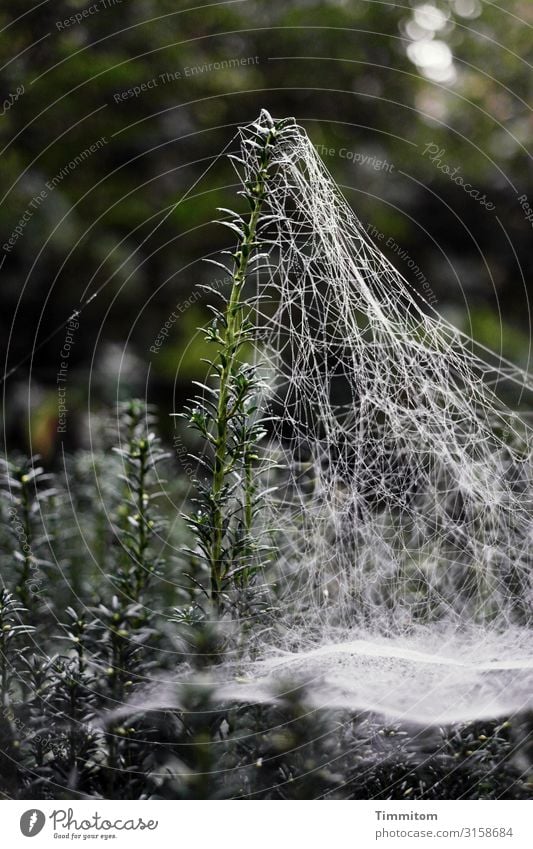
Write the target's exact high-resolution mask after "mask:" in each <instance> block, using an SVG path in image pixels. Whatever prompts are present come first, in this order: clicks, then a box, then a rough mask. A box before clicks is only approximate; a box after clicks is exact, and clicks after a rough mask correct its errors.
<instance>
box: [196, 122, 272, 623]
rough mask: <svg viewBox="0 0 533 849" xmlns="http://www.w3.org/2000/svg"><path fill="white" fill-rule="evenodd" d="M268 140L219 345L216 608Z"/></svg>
mask: <svg viewBox="0 0 533 849" xmlns="http://www.w3.org/2000/svg"><path fill="white" fill-rule="evenodd" d="M271 140H272V133H269V134H268V135H267V136H266V139H265V146H264V150H263V153H262V156H261V159H260V168H259V171H258V174H257V178H256V182H255V186H254V187H253V189H252V193H253V195H254V197H255V201H254V205H253V208H252V211H251V213H250V216H249V219H248V231H247V233H246V234H245V236H244V237H243V239H242V241H241V243H240V245H239V247H238V249H237V252H236V253H235V268H234V272H233V284H232V288H231V293H230V298H229V302H228V306H227V309H226V326H225V332H224V334H223V337H222V339H223V341H222V343H221V344H222V352H221V353H222V355H223V356H222V357H221V363H222V368H221V370H220V379H219V388H218V404H217V414H216V441H215V463H214V472H213V483H212V488H211V496H212V500H213V504H214V515H213V525H214V527H213V544H212V549H211V552H210V571H211V598H212V599H213V601H214V602H215V604H216V605H217V607H220V593H221V589H222V587H221V583H222V579H223V577H224V576H223V575H222V574H221V568H220V564H221V555H222V547H223V541H224V516H223V511H222V509H221V506H220V496H221V493H222V491H223V489H224V485H225V482H226V478H227V474H228V469H227V467H226V453H227V439H228V421H229V419H230V417H231V411H228V402H229V396H230V383H231V377H232V374H233V370H234V368H235V364H236V361H237V354H238V351H239V348H240V338H239V337H240V335H241V328H242V323H243V316H242V309H241V307H240V298H241V293H242V289H243V286H244V283H245V281H246V273H247V270H248V263H249V259H250V256H251V254H252V251H253V246H254V242H255V235H256V232H257V225H258V223H259V218H260V215H261V208H262V205H263V199H264V194H265V184H266V180H267V178H268V173H267V170H266V166H267V164H268V146H269V144H270V142H271ZM246 514H247V518H246V522H247V523H248V524H249V526H251V515H250V514H251V507H250V508H249V509H247V511H246Z"/></svg>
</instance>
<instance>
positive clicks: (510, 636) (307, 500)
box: [224, 126, 533, 723]
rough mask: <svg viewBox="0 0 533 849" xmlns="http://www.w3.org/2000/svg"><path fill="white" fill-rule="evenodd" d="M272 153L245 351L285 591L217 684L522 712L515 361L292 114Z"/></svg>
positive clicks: (525, 381)
mask: <svg viewBox="0 0 533 849" xmlns="http://www.w3.org/2000/svg"><path fill="white" fill-rule="evenodd" d="M242 135H243V142H244V143H243V145H242V151H243V153H242V155H243V158H244V159H245V160H246V162H247V167H246V169H245V170H246V172H247V173H245V175H244V178H245V179H246V178H247V177H248V176H249V175H250V174H252V173H253V172H254V170H255V169H256V168H257V163H256V161H255V151H254V148H253V147H252V146H250V145H248V144H247V143H246V138H247V131H246V130H244V131H243V134H242ZM272 171H273V178H272V180H271V183H270V184H269V193H268V198H267V206H268V207H270V208H269V209H267V210H266V212H267V213H268V215H271V216H273V218H271V219H270V220H269V222H268V225H265V227H266V226H268V231H269V237H270V238H271V239H272V241H271V243H269V244H268V245H267V248H266V249H267V250H268V251H269V254H270V261H271V263H272V265H273V268H272V269H271V271H270V272H268V274H266V275H265V273H263V276H262V277H259V283H258V285H259V290H260V294H261V296H262V298H261V300H260V301H259V303H260V305H261V306H260V307H259V312H260V315H259V324H260V333H259V338H260V346H259V347H260V351H259V353H258V357H259V359H260V360H261V361H262V362H263V363H264V364H265V365H263V369H264V374H265V384H266V389H265V398H264V399H263V402H264V404H265V405H266V406H267V407H268V408H269V410H270V413H271V414H272V416H273V423H272V432H271V437H270V451H271V453H272V455H274V456H277V457H279V459H280V460H282V461H283V463H284V464H285V466H286V470H285V471H284V472H280V473H279V474H278V480H277V481H276V483H277V484H278V486H279V489H278V492H277V496H276V497H274V498H273V499H272V503H271V505H270V508H269V509H270V515H268V516H267V515H265V516H264V517H263V518H264V519H265V521H266V522H267V523H268V524H270V525H271V526H273V527H276V528H279V533H278V536H277V542H278V545H279V547H280V551H281V554H280V557H279V560H278V561H277V563H276V568H277V570H278V574H277V580H278V581H279V583H280V586H281V592H282V599H283V603H282V604H281V605H280V610H279V614H278V615H277V628H276V630H275V632H274V633H273V634H272V635H271V637H269V640H270V644H269V645H265V646H264V648H263V656H262V657H260V658H259V659H257V660H254V661H253V662H250V663H248V664H247V663H244V664H243V663H242V662H241V663H239V664H238V666H237V665H235V667H230V668H229V669H226V672H227V674H226V684H225V687H224V692H225V693H226V695H227V696H228V697H231V698H238V699H243V700H248V699H250V700H255V699H257V700H263V699H269V698H272V697H273V695H274V696H275V695H279V694H280V693H282V692H286V691H287V690H288V689H290V688H291V686H294V682H296V683H297V684H307V685H308V697H309V698H310V699H311V701H313V703H314V704H316V705H321V706H326V705H329V706H338V707H348V708H350V709H370V710H377V711H380V712H382V713H384V714H388V715H395V716H402V717H405V718H408V719H410V720H414V721H420V722H425V723H428V722H433V721H439V722H443V721H454V720H462V719H471V718H475V717H486V716H497V715H503V714H506V713H509V712H514V711H517V710H520V709H522V708H524V707H525V706H527V705H530V703H531V700H532V693H533V688H532V684H533V671H532V666H533V649H532V647H531V630H530V626H531V599H532V595H531V565H530V559H531V555H530V551H531V542H532V533H533V523H532V512H531V506H532V504H531V494H532V487H531V483H532V480H531V468H532V467H531V431H530V429H529V427H528V426H527V425H526V423H525V422H524V421H523V420H521V418H520V417H519V416H518V415H517V414H516V413H515V412H513V411H512V410H511V409H510V408H508V407H507V406H506V405H505V403H504V402H503V401H502V400H501V399H506V402H507V403H508V404H509V405H510V404H513V406H516V405H518V403H521V404H523V405H525V406H526V408H527V404H528V402H529V401H530V381H529V378H528V376H527V375H526V374H522V373H521V372H520V371H519V370H518V369H516V368H514V367H513V366H512V365H511V364H508V363H505V362H503V361H502V360H501V359H498V358H497V357H495V356H491V355H489V354H483V352H480V351H476V350H475V348H474V343H473V342H472V341H471V340H469V339H468V338H466V337H465V336H464V335H462V334H461V333H460V332H459V331H458V330H457V329H456V328H454V327H453V326H452V325H451V324H449V323H447V322H446V321H445V320H443V319H442V318H441V317H439V315H438V314H437V313H436V312H435V310H433V309H432V308H430V307H429V305H428V304H426V303H424V300H423V298H422V297H421V296H420V295H419V294H418V293H416V292H414V291H413V290H412V289H411V288H410V286H409V284H408V283H407V281H405V280H404V279H403V278H402V276H401V275H400V274H399V273H398V271H397V270H396V269H395V268H394V267H393V266H392V265H391V264H390V263H389V262H388V261H387V260H386V258H385V257H384V256H383V255H382V254H381V253H380V251H379V250H377V248H376V247H375V246H374V245H373V244H372V242H371V240H370V239H369V237H368V235H367V233H366V231H365V229H364V227H363V226H362V225H361V223H360V222H359V221H358V220H357V218H356V217H355V216H354V214H353V212H352V211H351V209H350V208H349V206H348V204H347V203H346V201H345V200H344V198H343V197H342V195H341V193H340V192H339V190H338V189H337V187H336V186H335V184H334V183H333V181H332V179H331V177H330V175H329V173H328V172H327V170H326V168H325V166H324V165H323V163H322V162H321V160H320V158H319V157H318V155H317V154H316V152H315V150H314V148H313V146H312V145H311V143H310V141H309V139H308V137H307V136H306V134H305V132H303V131H302V130H300V129H299V128H298V127H296V126H294V128H293V129H292V130H291V131H290V132H288V133H286V134H285V140H284V142H283V143H282V144H280V146H279V148H278V150H277V152H276V154H275V167H274V168H273V169H272ZM265 233H266V231H264V232H263V236H264V235H265ZM265 296H268V300H266V299H265ZM237 675H238V679H237ZM288 682H292V684H289V683H288Z"/></svg>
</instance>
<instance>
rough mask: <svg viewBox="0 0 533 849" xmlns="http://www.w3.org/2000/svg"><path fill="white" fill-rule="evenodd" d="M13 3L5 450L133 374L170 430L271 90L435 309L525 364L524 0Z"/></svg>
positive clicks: (6, 127)
mask: <svg viewBox="0 0 533 849" xmlns="http://www.w3.org/2000/svg"><path fill="white" fill-rule="evenodd" d="M5 5H7V4H5ZM0 24H1V27H2V33H1V57H0V58H1V66H2V67H1V71H0V84H1V98H2V101H3V102H2V105H1V108H0V115H1V117H0V133H1V147H2V154H1V162H2V170H1V174H2V203H1V205H0V228H1V238H0V245H1V250H0V260H1V262H2V266H1V278H2V283H1V288H0V297H1V300H2V304H1V322H2V349H3V369H2V371H3V375H4V378H5V379H4V382H3V389H4V418H5V427H4V434H5V443H6V445H5V447H6V448H7V450H11V449H13V448H14V447H19V448H24V450H31V451H33V452H39V453H41V454H43V455H44V457H45V458H47V459H48V460H49V461H51V462H53V460H54V457H55V456H56V455H57V452H58V450H59V446H60V443H61V442H63V443H65V444H66V446H67V448H75V447H78V446H80V445H87V444H88V442H89V439H90V432H89V422H90V416H89V411H92V412H95V411H98V410H99V409H101V408H104V407H108V406H110V405H113V404H114V403H115V401H116V399H117V398H119V399H124V398H128V397H130V396H131V395H136V396H146V397H147V398H148V400H149V401H151V402H153V403H155V404H156V405H157V407H158V408H159V411H160V418H161V422H162V426H163V430H166V431H167V435H169V436H170V435H171V432H172V427H173V425H172V424H171V422H172V421H173V420H172V419H170V417H169V416H168V413H169V412H170V411H171V410H173V409H179V407H180V405H181V404H182V403H183V400H184V398H185V397H186V396H187V395H188V394H190V389H191V383H190V382H191V380H192V379H194V378H195V377H199V376H200V375H201V374H202V368H203V366H202V363H201V358H202V357H203V356H205V343H204V342H203V341H202V340H203V337H202V335H201V334H199V333H198V332H197V328H198V326H199V325H201V324H202V323H203V322H204V321H205V318H206V315H207V312H206V309H205V305H204V304H203V300H202V299H199V298H198V294H197V293H198V290H197V288H196V287H197V284H198V283H202V282H203V283H211V284H213V282H215V283H216V280H217V275H216V273H214V268H213V267H210V266H208V265H207V264H205V263H203V262H202V261H201V259H202V257H204V256H206V255H208V254H212V253H213V252H214V251H216V250H217V249H218V248H220V247H224V246H227V235H226V233H227V231H225V229H224V228H221V227H216V226H215V225H213V224H212V223H211V220H212V219H213V217H215V216H216V213H215V208H216V207H217V206H228V205H229V206H231V205H233V204H234V202H235V201H234V193H235V190H236V178H235V174H234V172H233V171H232V168H231V167H230V165H229V164H228V162H227V160H226V159H225V158H224V156H220V153H221V151H223V150H224V149H226V150H231V149H233V150H234V149H235V141H233V142H232V139H233V138H234V135H235V132H236V129H237V127H238V125H239V124H242V123H247V122H249V121H251V120H253V119H254V118H255V117H256V116H257V114H258V112H259V110H260V108H261V107H262V106H264V107H266V108H268V109H269V110H270V112H271V113H272V114H273V115H274V116H276V117H282V116H286V115H294V116H295V117H296V118H297V119H298V121H299V122H300V123H301V124H302V125H303V126H304V127H305V128H306V130H307V131H308V133H309V135H310V137H311V139H312V141H313V143H314V144H315V145H317V147H318V150H319V152H320V153H321V155H322V156H323V158H324V159H325V161H326V162H327V165H328V167H329V169H330V170H331V172H332V173H333V175H334V177H335V178H336V180H337V181H338V182H339V183H340V185H341V186H342V188H343V191H344V193H345V195H346V197H347V199H348V201H349V202H350V204H351V205H352V206H353V208H354V210H355V211H356V213H357V214H358V216H359V218H360V219H361V220H362V221H363V222H364V223H365V226H367V229H368V230H369V232H370V235H371V236H372V237H373V238H374V240H375V241H376V242H377V243H379V244H380V246H381V248H382V249H383V251H384V252H385V253H386V254H387V255H388V256H389V258H390V259H391V260H392V262H393V263H394V264H395V265H396V267H397V268H398V270H399V271H401V272H402V274H404V275H405V277H406V278H407V279H408V280H409V281H410V282H411V283H412V285H413V286H414V287H415V289H417V291H419V292H420V293H421V294H422V295H423V296H424V297H425V298H426V299H427V300H429V301H430V303H431V305H432V307H433V308H434V309H436V310H437V311H438V312H439V313H440V314H441V315H444V316H446V317H447V318H448V319H450V320H451V321H453V322H454V323H455V324H456V325H457V326H458V327H460V328H462V329H463V330H465V331H466V332H467V333H469V334H471V335H472V336H473V337H474V338H475V339H476V340H477V341H479V342H480V343H481V344H483V345H486V346H488V347H490V348H491V349H494V350H496V351H497V352H498V353H499V354H502V355H503V356H505V357H507V358H509V359H510V360H512V361H513V362H515V363H517V364H519V365H521V366H523V367H528V365H529V345H530V312H529V300H528V298H529V293H530V289H531V279H532V264H533V254H532V250H531V246H532V236H533V230H532V227H533V212H532V210H531V207H533V179H532V166H531V155H530V153H529V152H528V149H529V144H530V139H531V137H532V117H531V108H530V105H529V99H530V91H531V62H532V61H533V4H532V3H531V2H529V0H506V2H505V3H504V2H500V3H499V4H497V3H492V2H491V3H488V2H485V1H484V0H430V2H427V3H425V2H409V0H405V2H403V3H394V2H377V0H290V2H281V0H277V2H276V0H274V2H269V3H265V2H261V1H260V0H230V2H220V3H206V4H202V3H196V2H195V3H181V2H170V0H135V2H134V0H122V2H118V0H95V2H92V3H91V2H90V0H88V2H85V0H84V2H63V0H53V2H52V0H45V2H35V3H26V2H19V3H17V4H10V8H9V10H7V9H6V8H5V7H4V11H2V12H1V13H0ZM228 145H229V147H228ZM461 179H462V180H463V183H464V184H466V185H461V182H460V181H461ZM176 201H180V202H179V203H178V204H177V205H176V206H175V208H174V209H172V205H173V204H176ZM529 205H531V206H529ZM381 234H383V235H381ZM74 311H78V313H79V314H78V315H77V316H76V318H75V320H74V321H70V322H69V317H70V316H72V314H73V313H74ZM165 323H167V328H166V331H164V332H168V335H166V336H163V337H162V336H161V335H160V334H161V328H164V327H165ZM76 325H77V326H76ZM65 345H67V346H68V347H65ZM151 348H152V350H150V349H151ZM67 355H68V356H67ZM65 363H66V365H65ZM58 375H59V378H58ZM59 389H61V390H64V391H62V394H58V390H59ZM61 403H62V404H63V408H64V409H63V410H61ZM65 409H66V410H68V412H66V413H65V412H64V410H65ZM62 414H63V415H62ZM66 423H68V426H67V424H66ZM62 424H63V425H64V426H62ZM58 426H59V432H58Z"/></svg>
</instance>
